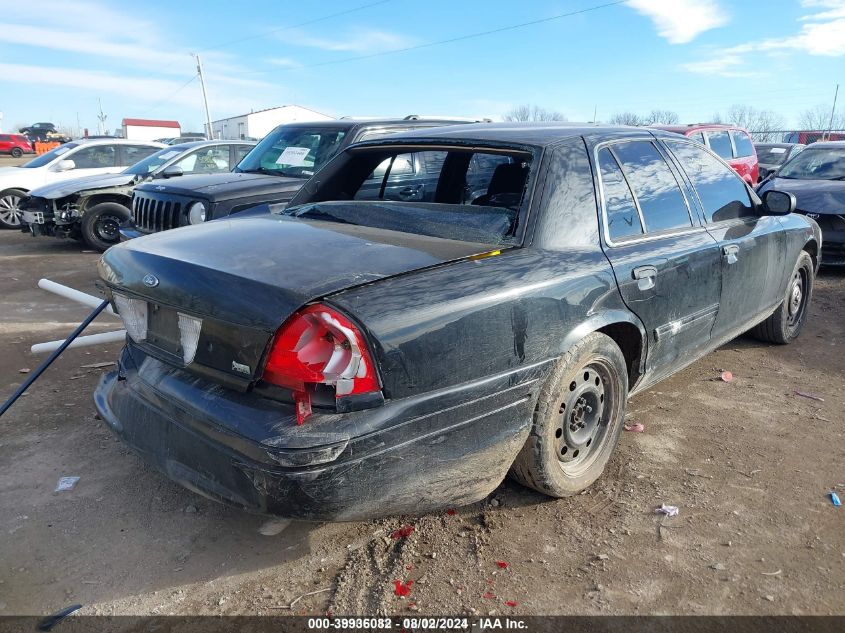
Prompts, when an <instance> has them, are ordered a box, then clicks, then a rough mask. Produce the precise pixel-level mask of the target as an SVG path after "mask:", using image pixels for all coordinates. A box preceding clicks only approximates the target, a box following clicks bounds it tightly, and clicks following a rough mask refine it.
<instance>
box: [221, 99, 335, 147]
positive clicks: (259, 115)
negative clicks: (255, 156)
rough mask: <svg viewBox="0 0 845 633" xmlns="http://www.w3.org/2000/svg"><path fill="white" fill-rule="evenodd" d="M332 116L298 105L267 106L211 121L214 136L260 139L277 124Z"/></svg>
mask: <svg viewBox="0 0 845 633" xmlns="http://www.w3.org/2000/svg"><path fill="white" fill-rule="evenodd" d="M333 118H334V117H330V116H328V115H326V114H321V113H320V112H316V111H314V110H311V109H309V108H303V107H302V106H298V105H286V106H280V107H278V108H267V109H266V110H258V111H255V112H250V113H249V114H242V115H240V116H233V117H230V118H228V119H220V120H219V121H212V122H211V129H212V130H213V132H214V138H218V139H261V138H264V136H266V135H267V133H268V132H269V131H270V130H272V129H273V128H274V127H276V126H277V125H281V124H282V123H296V122H299V121H330V120H332V119H333Z"/></svg>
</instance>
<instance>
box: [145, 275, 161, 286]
mask: <svg viewBox="0 0 845 633" xmlns="http://www.w3.org/2000/svg"><path fill="white" fill-rule="evenodd" d="M142 281H143V282H144V285H145V286H147V287H148V288H155V287H156V286H157V285H158V277H156V276H155V275H144V279H143V280H142Z"/></svg>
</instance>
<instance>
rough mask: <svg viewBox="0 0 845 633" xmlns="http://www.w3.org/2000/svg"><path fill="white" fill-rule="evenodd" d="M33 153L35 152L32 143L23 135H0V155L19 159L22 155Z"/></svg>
mask: <svg viewBox="0 0 845 633" xmlns="http://www.w3.org/2000/svg"><path fill="white" fill-rule="evenodd" d="M33 152H35V150H34V149H33V148H32V143H30V142H29V139H28V138H26V137H25V136H24V135H23V134H0V154H9V155H10V156H12V157H13V158H20V157H21V156H23V155H24V154H32V153H33Z"/></svg>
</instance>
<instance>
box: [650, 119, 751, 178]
mask: <svg viewBox="0 0 845 633" xmlns="http://www.w3.org/2000/svg"><path fill="white" fill-rule="evenodd" d="M652 127H654V128H657V129H660V130H666V131H667V132H675V133H676V134H683V135H684V136H686V137H688V138H691V139H693V140H696V141H698V142H700V143H701V144H702V145H706V146H707V147H709V148H710V149H711V150H713V151H714V152H715V153H716V154H718V155H719V156H721V157H722V158H723V159H725V162H727V163H728V165H730V166H731V167H733V168H734V169H735V170H736V173H738V174H739V175H740V176H742V179H743V180H745V182H747V183H748V184H749V185H751V186H754V185H756V184H757V180H758V177H759V171H760V169H759V166H758V164H757V152H755V151H754V144H753V143H752V142H751V135H750V134H748V132H747V131H746V130H744V129H742V128H740V127H736V126H733V125H721V124H718V123H692V124H690V125H654V126H652Z"/></svg>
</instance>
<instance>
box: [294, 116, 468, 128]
mask: <svg viewBox="0 0 845 633" xmlns="http://www.w3.org/2000/svg"><path fill="white" fill-rule="evenodd" d="M466 123H467V121H466V120H461V121H456V120H455V119H351V118H350V119H331V120H328V121H298V122H296V123H284V124H283V125H284V127H304V128H314V127H321V128H329V129H331V128H336V129H340V130H351V129H352V128H356V127H388V126H390V127H392V126H395V127H424V128H430V127H433V126H437V125H449V126H454V125H458V124H466ZM471 125H477V124H476V123H472V124H471ZM461 127H463V126H461Z"/></svg>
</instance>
